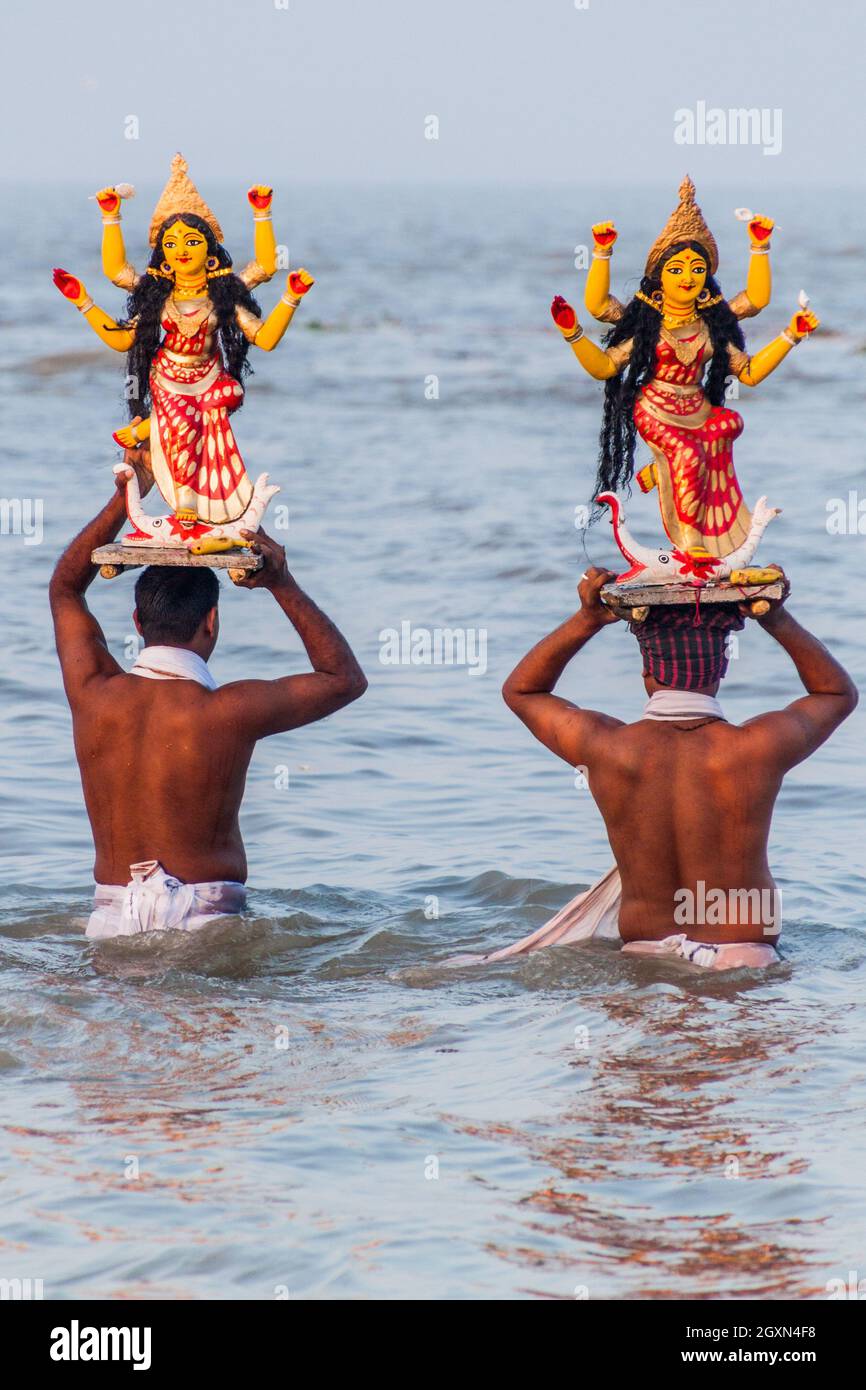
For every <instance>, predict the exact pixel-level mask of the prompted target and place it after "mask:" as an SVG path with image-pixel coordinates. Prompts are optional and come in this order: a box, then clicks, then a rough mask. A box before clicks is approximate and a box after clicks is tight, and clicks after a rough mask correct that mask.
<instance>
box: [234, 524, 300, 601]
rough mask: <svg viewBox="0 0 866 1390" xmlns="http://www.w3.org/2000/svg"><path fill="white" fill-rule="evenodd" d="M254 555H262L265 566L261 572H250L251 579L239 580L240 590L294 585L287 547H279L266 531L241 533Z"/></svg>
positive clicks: (237, 581) (236, 581)
mask: <svg viewBox="0 0 866 1390" xmlns="http://www.w3.org/2000/svg"><path fill="white" fill-rule="evenodd" d="M241 535H242V536H243V537H244V539H245V540H246V541H247V542H248V544H249V547H250V550H251V551H252V552H253V554H254V555H261V556H262V559H263V560H264V562H265V563H264V564H263V565H262V567H261V569H259V570H250V571H249V577H248V578H246V579H237V580H235V583H236V584H237V586H238V588H239V589H281V588H283V587H284V586H285V585H287V584H292V583H293V582H294V581H293V580H292V576H291V575H290V574H289V568H288V565H287V564H286V551H285V547H284V546H282V545H278V544H277V542H276V541H275V540H273V538H272V537H271V536H269V535H268V534H267V533H266V532H265V531H261V530H259V531H241Z"/></svg>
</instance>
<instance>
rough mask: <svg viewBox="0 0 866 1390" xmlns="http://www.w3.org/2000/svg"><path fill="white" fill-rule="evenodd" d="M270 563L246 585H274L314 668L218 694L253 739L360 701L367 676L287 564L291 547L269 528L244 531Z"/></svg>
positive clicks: (224, 688) (228, 688)
mask: <svg viewBox="0 0 866 1390" xmlns="http://www.w3.org/2000/svg"><path fill="white" fill-rule="evenodd" d="M244 535H246V536H248V537H249V539H250V543H251V548H252V549H253V550H255V551H258V552H259V553H260V554H261V555H262V556H263V557H264V562H265V563H264V565H263V566H262V568H261V569H260V570H256V571H255V572H254V573H253V574H252V575H251V576H250V578H249V579H244V580H242V581H240V583H239V585H238V587H239V588H242V589H269V590H270V591H271V593H272V594H273V596H274V598H275V599H276V601H277V603H278V604H279V606H280V608H281V609H282V610H283V612H284V613H285V615H286V617H287V618H288V620H289V622H290V623H291V624H292V626H293V627H294V629H295V631H296V632H297V634H298V636H299V637H300V639H301V641H302V642H303V644H304V647H305V649H306V653H307V656H308V657H309V659H310V665H311V666H312V668H313V669H312V671H311V672H309V673H308V674H306V675H301V676H282V677H280V678H279V679H278V680H246V681H233V682H232V683H231V684H229V685H224V686H222V687H221V688H220V689H219V690H218V691H217V692H216V694H215V696H214V698H215V699H217V700H218V701H219V702H220V704H221V705H223V706H224V707H226V712H227V714H228V716H229V717H231V718H234V719H236V720H237V722H238V724H239V726H240V727H241V728H242V729H244V730H245V731H247V732H248V733H249V735H250V737H251V738H253V739H257V738H265V737H267V735H268V734H280V733H285V732H286V730H288V729H297V728H298V727H299V726H300V725H302V724H312V723H313V722H314V721H315V720H317V719H324V718H325V717H326V715H329V714H333V713H334V711H335V710H338V709H342V707H343V706H344V705H349V704H351V703H352V701H353V700H357V699H359V698H360V696H361V695H363V693H364V691H365V690H366V689H367V678H366V676H365V675H364V672H363V671H362V670H361V668H360V666H359V665H358V663H357V661H356V660H355V656H354V654H353V652H352V649H351V647H350V646H349V644H348V642H347V641H346V639H345V637H343V635H342V633H340V632H339V631H338V629H337V628H336V627H335V626H334V624H333V623H332V622H331V620H330V618H328V617H326V616H325V614H324V613H323V612H322V611H321V609H320V608H317V607H316V605H315V604H314V603H313V600H312V599H311V598H308V596H307V595H306V594H305V593H304V591H303V589H301V588H300V586H299V585H298V584H296V582H295V580H294V579H293V578H292V576H291V575H290V574H289V571H288V568H287V566H286V552H285V550H284V549H283V547H282V546H281V545H278V544H277V542H276V541H274V540H272V539H271V537H270V536H268V535H266V534H265V532H264V531H256V532H255V533H253V532H251V531H246V532H244Z"/></svg>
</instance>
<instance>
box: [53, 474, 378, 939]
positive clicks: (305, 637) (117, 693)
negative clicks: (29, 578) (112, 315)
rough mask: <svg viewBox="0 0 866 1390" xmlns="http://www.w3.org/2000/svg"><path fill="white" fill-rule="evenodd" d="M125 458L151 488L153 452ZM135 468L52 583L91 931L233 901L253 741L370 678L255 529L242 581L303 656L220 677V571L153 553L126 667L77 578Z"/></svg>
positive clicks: (181, 922)
mask: <svg viewBox="0 0 866 1390" xmlns="http://www.w3.org/2000/svg"><path fill="white" fill-rule="evenodd" d="M125 462H126V463H127V465H128V466H129V467H134V468H135V470H136V472H137V474H138V475H139V480H140V486H141V487H142V492H144V491H146V490H147V489H148V487H149V486H150V485H151V483H152V478H151V477H150V473H149V465H148V455H147V451H146V450H136V451H130V452H128V453H127V454H126V458H125ZM129 476H130V474H129V472H127V473H125V474H124V473H122V474H120V475H119V477H118V482H117V488H118V490H117V492H116V494H115V496H114V497H113V498H112V499H111V501H110V502H108V504H107V505H106V506H105V507H104V508H103V509H102V511H101V512H100V513H99V515H98V516H97V517H95V518H94V520H93V521H91V522H90V523H89V525H87V526H85V528H84V530H83V531H82V532H81V534H80V535H79V536H77V537H76V538H75V540H74V541H73V542H72V544H71V545H70V546H69V547H68V549H67V550H66V551H65V552H64V554H63V555H62V556H61V557H60V560H59V561H58V563H57V567H56V569H55V571H54V576H53V578H52V580H51V585H50V590H49V593H50V600H51V612H52V617H53V619H54V632H55V638H56V642H57V652H58V655H59V657H60V666H61V669H62V672H63V683H64V686H65V689H66V696H67V699H68V700H69V704H70V706H71V709H72V721H73V732H74V738H75V752H76V756H77V758H78V763H79V767H80V769H81V780H82V785H83V788H84V800H85V804H86V806H87V813H88V815H89V817H90V824H91V827H92V830H93V838H94V841H95V844H96V862H95V865H94V877H95V879H96V882H97V890H96V899H95V906H96V910H95V911H94V913H93V916H92V917H91V921H90V924H89V926H88V935H90V936H114V935H131V934H133V933H135V932H138V931H143V930H149V929H168V928H171V927H178V928H182V929H189V928H190V927H197V926H200V925H203V924H205V922H206V920H207V919H210V918H211V917H212V916H213V915H214V914H217V915H220V914H223V913H225V912H236V911H239V910H240V908H241V907H242V906H243V902H244V889H243V884H244V882H245V880H246V876H247V861H246V854H245V852H244V846H243V841H242V839H241V835H240V829H239V826H238V811H239V808H240V804H241V798H242V797H243V792H244V783H245V780H246V773H247V768H248V766H249V762H250V758H251V756H252V752H253V748H254V746H255V743H256V741H257V740H258V739H260V738H266V737H267V736H268V735H269V734H279V733H285V732H286V731H287V730H289V729H297V728H298V727H300V726H301V725H302V724H310V723H313V722H314V721H315V720H318V719H324V718H325V717H326V716H327V715H329V714H333V713H334V711H335V710H338V709H341V708H342V707H343V706H344V705H348V704H350V703H351V702H352V701H353V700H357V699H358V697H359V696H360V695H362V694H363V693H364V690H365V689H366V685H367V682H366V680H365V677H364V674H363V672H362V671H361V668H360V666H359V665H358V663H357V661H356V660H355V657H354V656H353V654H352V651H351V649H350V648H349V645H348V643H347V642H346V640H345V638H343V637H342V636H341V634H340V633H339V632H338V631H337V629H336V627H335V626H334V624H333V623H332V622H331V621H330V620H329V619H328V618H326V617H325V615H324V613H322V612H321V611H320V610H319V609H318V608H317V607H316V605H315V604H314V603H313V601H312V600H311V599H309V598H308V597H307V595H306V594H305V593H304V592H303V591H302V590H301V589H300V588H299V587H298V585H297V584H296V583H295V581H294V579H293V578H292V576H291V575H290V574H289V572H288V569H287V568H286V556H285V551H284V550H283V548H282V546H279V545H277V544H276V542H275V541H273V540H272V539H271V538H270V537H269V536H267V535H265V533H264V532H263V531H259V532H258V533H257V535H256V537H255V540H254V541H253V549H254V550H257V551H259V552H260V553H261V555H262V556H263V558H264V565H263V567H262V568H261V569H260V570H258V571H255V572H254V573H253V574H252V576H251V577H250V578H248V579H246V580H244V581H243V584H242V586H241V587H244V588H247V589H257V590H267V591H269V592H270V593H271V594H272V596H273V598H274V599H275V600H276V604H277V607H278V608H279V609H281V610H282V612H283V613H284V614H285V616H286V617H287V618H288V619H289V622H290V623H291V624H292V626H293V627H294V628H295V631H296V632H297V633H298V635H299V637H300V638H301V641H302V642H303V644H304V647H305V648H306V652H307V656H308V657H309V660H310V665H311V666H312V668H313V669H312V671H311V672H309V673H308V674H304V675H295V676H282V677H280V678H279V679H277V680H241V681H233V682H231V683H230V684H228V685H224V686H221V687H219V688H218V689H217V688H215V682H214V681H213V678H212V677H211V675H210V672H209V671H208V669H207V665H206V662H207V660H208V658H209V656H210V655H211V653H212V651H213V649H214V647H215V646H216V642H217V636H218V633H219V612H218V607H217V605H218V599H219V585H218V581H217V578H216V575H215V574H214V572H213V570H212V569H207V568H204V567H201V568H199V567H197V568H189V567H182V568H168V567H157V566H151V567H150V568H148V569H145V570H144V571H143V572H142V574H141V576H140V578H139V580H138V582H137V584H136V603H137V608H136V611H135V613H134V614H133V619H134V622H135V626H136V628H137V630H138V632H139V633H140V634H141V636H142V637H143V638H144V643H145V645H144V649H143V651H142V652H141V654H140V655H139V658H138V661H137V662H136V665H135V667H134V668H133V673H130V672H127V671H124V670H123V669H122V668H121V667H120V666H119V665H118V663H117V662H116V661H115V659H114V657H113V656H112V655H111V653H110V652H109V650H108V647H107V645H106V641H105V637H104V635H103V633H102V629H101V628H100V626H99V624H98V622H97V621H96V619H95V618H94V617H93V615H92V614H91V612H90V611H89V609H88V607H87V604H86V602H85V599H84V593H85V590H86V589H87V588H88V586H89V585H90V583H91V582H92V580H93V579H94V577H95V575H96V573H97V569H96V566H95V565H93V564H91V561H90V554H91V551H92V550H93V549H94V548H95V547H96V546H100V545H106V544H107V543H109V542H110V541H112V540H114V538H115V536H116V535H117V533H118V531H119V530H120V528H121V526H122V525H123V524H124V522H125V520H126V514H125V507H124V501H123V495H122V488H123V486H124V485H125V483H126V480H127V478H128V477H129ZM247 534H248V535H251V533H247ZM142 677H145V678H144V679H142Z"/></svg>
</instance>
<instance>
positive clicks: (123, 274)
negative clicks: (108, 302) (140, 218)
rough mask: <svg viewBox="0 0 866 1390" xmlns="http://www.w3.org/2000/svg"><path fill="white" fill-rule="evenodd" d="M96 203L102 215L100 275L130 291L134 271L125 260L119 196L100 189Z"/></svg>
mask: <svg viewBox="0 0 866 1390" xmlns="http://www.w3.org/2000/svg"><path fill="white" fill-rule="evenodd" d="M96 201H97V203H98V204H99V209H100V211H101V213H102V273H103V275H104V276H105V278H106V279H107V280H110V281H111V283H112V285H119V286H120V288H121V289H124V290H131V289H132V286H133V284H134V283H135V269H134V267H133V266H131V265H130V264H129V262H128V261H127V259H126V246H125V245H124V241H123V229H122V227H121V224H120V196H119V194H118V193H117V192H116V190H115V189H114V188H100V190H99V192H98V193H97V194H96Z"/></svg>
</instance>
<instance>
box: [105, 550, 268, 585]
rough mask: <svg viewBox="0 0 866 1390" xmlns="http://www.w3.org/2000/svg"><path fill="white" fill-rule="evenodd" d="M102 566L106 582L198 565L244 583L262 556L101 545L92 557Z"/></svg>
mask: <svg viewBox="0 0 866 1390" xmlns="http://www.w3.org/2000/svg"><path fill="white" fill-rule="evenodd" d="M90 558H91V560H92V561H93V563H94V565H99V573H100V574H101V575H102V578H103V579H115V578H116V577H117V575H119V574H122V573H123V571H124V570H132V569H140V568H141V567H142V566H143V565H198V566H204V567H205V568H206V569H215V570H228V571H229V578H231V579H234V580H235V582H237V579H238V578H239V579H243V578H244V576H245V575H246V574H249V573H250V571H255V570H260V569H261V567H262V565H263V564H264V560H263V559H262V557H261V555H254V554H252V552H251V551H249V550H223V551H220V552H219V553H218V554H216V555H191V554H190V553H189V551H188V550H187V549H185V548H184V547H183V546H179V545H163V546H153V545H100V546H99V547H98V548H97V549H96V550H94V551H93V553H92V554H91V556H90Z"/></svg>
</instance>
